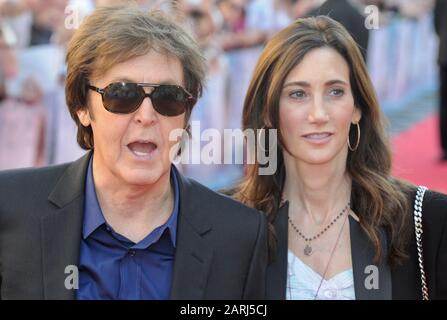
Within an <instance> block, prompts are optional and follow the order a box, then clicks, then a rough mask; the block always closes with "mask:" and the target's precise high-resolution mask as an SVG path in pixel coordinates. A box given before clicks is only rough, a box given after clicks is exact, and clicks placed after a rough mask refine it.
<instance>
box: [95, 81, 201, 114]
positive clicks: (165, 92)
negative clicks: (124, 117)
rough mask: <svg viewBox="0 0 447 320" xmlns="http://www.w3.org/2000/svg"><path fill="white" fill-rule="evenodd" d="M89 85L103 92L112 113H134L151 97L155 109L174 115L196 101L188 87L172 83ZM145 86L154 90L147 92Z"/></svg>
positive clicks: (105, 103)
mask: <svg viewBox="0 0 447 320" xmlns="http://www.w3.org/2000/svg"><path fill="white" fill-rule="evenodd" d="M87 87H88V88H89V89H91V90H93V91H96V92H98V93H99V94H101V96H102V104H103V105H104V108H105V109H106V110H107V111H110V112H112V113H120V114H127V113H132V112H134V111H136V110H137V109H138V108H139V107H140V106H141V104H142V103H143V100H144V99H145V98H146V97H149V98H150V99H151V101H152V105H153V107H154V109H155V111H157V112H158V113H159V114H161V115H163V116H167V117H174V116H178V115H181V114H182V113H184V112H185V111H186V110H187V108H188V107H189V106H191V105H192V104H193V103H194V101H195V98H194V97H193V95H192V94H190V93H189V92H188V91H186V89H184V88H183V87H181V86H177V85H171V84H149V83H132V82H114V83H111V84H109V85H108V86H107V87H105V88H104V89H100V88H97V87H95V86H92V85H88V86H87ZM145 87H150V88H153V90H152V91H151V92H150V93H146V92H145V91H144V88H145Z"/></svg>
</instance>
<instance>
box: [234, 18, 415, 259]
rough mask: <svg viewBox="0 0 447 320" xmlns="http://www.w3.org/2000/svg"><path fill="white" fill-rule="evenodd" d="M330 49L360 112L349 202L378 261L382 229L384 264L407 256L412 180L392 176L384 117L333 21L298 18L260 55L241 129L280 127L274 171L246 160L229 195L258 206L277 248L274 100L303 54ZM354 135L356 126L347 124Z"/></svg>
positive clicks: (280, 173) (355, 53)
mask: <svg viewBox="0 0 447 320" xmlns="http://www.w3.org/2000/svg"><path fill="white" fill-rule="evenodd" d="M323 47H328V48H333V49H334V50H336V51H337V52H338V53H339V54H340V55H341V56H343V58H344V59H345V60H346V62H347V64H348V66H349V70H350V82H351V87H352V93H353V97H354V103H355V106H356V107H357V108H360V110H361V112H362V118H361V121H360V129H361V139H360V143H359V146H358V149H357V150H356V151H354V152H349V155H348V158H347V164H346V168H347V172H348V174H349V175H350V177H351V179H352V193H351V198H352V205H353V208H352V209H353V210H354V212H356V213H357V215H358V216H359V219H360V225H361V227H362V229H363V230H364V231H365V232H366V234H367V236H368V237H369V239H370V240H371V242H372V244H373V245H374V249H375V261H376V262H377V261H379V260H380V259H381V258H382V257H383V254H382V250H381V245H380V231H379V230H380V228H381V227H385V230H386V231H387V236H388V245H389V254H388V257H387V258H388V262H389V263H390V265H395V264H397V263H399V262H401V260H402V259H403V258H405V257H406V253H405V246H406V242H407V239H408V234H409V232H408V231H409V213H408V210H409V204H408V203H409V198H408V196H409V192H410V191H411V188H412V187H411V186H410V185H409V184H407V183H406V182H403V181H399V180H397V179H395V178H393V177H391V175H390V170H391V151H390V148H389V145H388V139H387V136H386V135H385V130H384V119H383V116H382V113H381V111H380V107H379V103H378V100H377V97H376V94H375V92H374V89H373V85H372V83H371V80H370V78H369V75H368V72H367V69H366V66H365V63H364V60H363V57H362V55H361V53H360V51H359V48H358V47H357V45H356V43H355V41H354V40H353V39H352V37H351V36H350V35H349V33H348V32H347V31H346V29H345V28H344V27H343V26H342V25H341V24H339V23H338V22H336V21H334V20H332V19H330V18H329V17H325V16H319V17H312V18H304V19H299V20H297V21H296V22H294V23H293V24H291V25H290V26H289V27H287V28H285V29H283V30H281V31H280V32H279V33H277V34H276V35H275V36H274V37H273V38H272V39H271V40H270V41H269V42H268V43H267V45H266V47H265V49H264V51H263V52H262V54H261V57H260V58H259V60H258V63H257V65H256V69H255V71H254V74H253V78H252V81H251V83H250V86H249V89H248V92H247V95H246V98H245V102H244V110H243V128H244V130H245V129H255V130H256V129H261V128H266V127H267V128H276V129H277V130H278V149H277V158H278V161H277V163H278V166H277V168H278V169H277V170H276V172H275V174H273V175H259V174H258V170H259V166H260V165H259V164H258V163H257V162H256V163H255V164H252V165H248V167H247V175H246V176H245V178H244V179H243V181H242V182H241V183H240V184H239V185H238V186H237V187H236V188H235V189H234V191H235V193H234V197H235V198H236V199H238V200H240V201H241V202H243V203H245V204H247V205H249V206H251V207H254V208H257V209H258V210H261V211H263V212H264V213H265V214H266V215H267V217H268V220H269V225H270V226H269V227H270V229H269V242H270V244H269V246H270V249H271V254H272V255H273V256H274V254H275V251H276V240H275V239H276V236H275V230H274V227H273V223H274V221H275V218H276V214H277V211H278V208H279V206H280V197H281V193H282V188H283V185H284V179H285V175H286V172H285V167H284V160H283V157H282V152H283V148H284V143H283V139H282V135H281V130H280V127H279V100H280V95H281V91H282V87H283V84H284V81H285V78H286V76H287V75H288V74H289V72H290V71H291V70H292V69H293V68H294V67H295V66H296V65H297V64H299V63H300V62H301V61H302V59H303V57H304V56H305V55H306V54H307V53H308V52H310V51H311V50H314V49H317V48H323ZM349 135H350V139H351V140H350V141H356V139H357V130H356V128H355V127H354V126H352V127H351V130H350V133H349Z"/></svg>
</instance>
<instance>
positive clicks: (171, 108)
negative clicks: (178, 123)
mask: <svg viewBox="0 0 447 320" xmlns="http://www.w3.org/2000/svg"><path fill="white" fill-rule="evenodd" d="M151 100H152V105H153V106H154V109H155V110H156V111H157V112H158V113H160V114H161V115H164V116H168V117H172V116H178V115H180V114H182V113H183V112H185V111H186V106H187V105H188V103H189V98H188V94H187V93H186V92H185V90H183V89H182V88H181V87H179V86H174V85H160V86H159V87H156V88H155V89H154V92H153V93H152V95H151Z"/></svg>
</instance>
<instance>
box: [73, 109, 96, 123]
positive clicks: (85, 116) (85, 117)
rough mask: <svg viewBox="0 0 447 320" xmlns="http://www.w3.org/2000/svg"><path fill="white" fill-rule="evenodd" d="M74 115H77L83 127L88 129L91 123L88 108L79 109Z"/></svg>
mask: <svg viewBox="0 0 447 320" xmlns="http://www.w3.org/2000/svg"><path fill="white" fill-rule="evenodd" d="M76 114H77V115H78V119H79V121H80V122H81V124H82V125H83V126H84V127H88V126H89V125H90V124H91V123H92V119H91V117H90V112H89V111H88V108H85V107H84V108H80V109H79V110H78V111H76Z"/></svg>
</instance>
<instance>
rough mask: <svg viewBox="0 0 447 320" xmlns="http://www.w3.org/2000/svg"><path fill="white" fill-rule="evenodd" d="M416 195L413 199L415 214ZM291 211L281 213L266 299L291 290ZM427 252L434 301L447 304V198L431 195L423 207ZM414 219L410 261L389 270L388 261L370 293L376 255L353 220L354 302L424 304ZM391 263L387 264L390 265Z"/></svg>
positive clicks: (384, 247) (278, 297)
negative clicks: (368, 286)
mask: <svg viewBox="0 0 447 320" xmlns="http://www.w3.org/2000/svg"><path fill="white" fill-rule="evenodd" d="M414 197H415V194H412V195H411V199H410V200H411V203H412V205H411V206H410V207H411V209H412V210H413V202H414ZM288 211H289V204H288V202H286V203H285V204H284V205H283V206H282V207H280V209H279V211H278V215H277V217H276V220H275V228H276V232H277V237H278V252H277V256H276V258H275V260H274V261H273V262H272V263H271V264H270V265H269V267H268V268H267V298H268V299H272V300H283V299H285V297H286V285H287V249H288V219H287V217H288ZM422 213H423V221H422V223H423V250H424V260H425V262H424V264H425V267H424V268H425V273H426V276H427V282H428V287H429V298H430V299H447V226H446V225H447V197H446V196H445V195H442V194H439V193H435V192H430V191H427V192H426V193H425V197H424V202H423V205H422ZM408 214H411V216H412V218H411V221H412V223H411V228H412V230H411V239H410V241H409V244H408V250H407V253H408V255H409V259H408V260H406V261H405V262H404V264H402V265H400V266H398V267H396V268H393V269H390V267H389V265H388V264H387V263H386V262H382V263H381V264H380V265H378V266H377V267H378V275H379V288H378V289H370V290H368V289H366V287H365V285H364V283H365V280H367V276H368V275H369V273H368V272H366V273H365V268H366V266H368V265H373V264H374V263H373V257H374V250H373V246H372V244H371V242H370V241H369V239H368V237H367V236H366V234H365V233H364V231H363V230H362V229H361V227H360V224H359V223H358V222H357V221H356V220H355V219H354V218H352V217H351V216H349V228H350V237H351V255H352V269H353V274H354V288H355V297H356V299H358V300H365V299H380V300H388V299H408V300H410V299H411V300H413V299H422V291H421V276H420V271H419V264H418V256H417V249H416V237H415V232H414V220H413V212H409V213H408ZM386 238H387V237H386V233H385V231H384V230H382V237H381V242H382V250H383V252H384V254H387V248H388V245H387V240H386ZM385 261H386V260H385Z"/></svg>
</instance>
